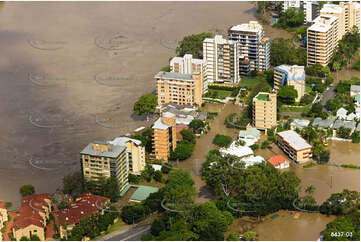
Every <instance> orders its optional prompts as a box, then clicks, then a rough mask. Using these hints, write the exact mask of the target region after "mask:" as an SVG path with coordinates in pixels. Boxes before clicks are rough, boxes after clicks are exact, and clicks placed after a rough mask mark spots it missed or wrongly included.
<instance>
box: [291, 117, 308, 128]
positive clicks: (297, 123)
mask: <svg viewBox="0 0 361 242" xmlns="http://www.w3.org/2000/svg"><path fill="white" fill-rule="evenodd" d="M309 124H310V120H307V119H294V120H293V121H292V123H291V129H292V130H295V129H296V128H298V129H303V128H305V127H307V126H308V125H309Z"/></svg>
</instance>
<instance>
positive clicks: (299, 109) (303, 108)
mask: <svg viewBox="0 0 361 242" xmlns="http://www.w3.org/2000/svg"><path fill="white" fill-rule="evenodd" d="M308 109H309V107H308V106H300V107H285V106H282V107H281V109H280V112H300V113H302V112H304V111H306V110H308Z"/></svg>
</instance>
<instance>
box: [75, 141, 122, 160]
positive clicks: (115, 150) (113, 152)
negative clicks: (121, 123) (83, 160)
mask: <svg viewBox="0 0 361 242" xmlns="http://www.w3.org/2000/svg"><path fill="white" fill-rule="evenodd" d="M94 144H95V142H94V143H89V144H88V145H87V146H86V147H85V148H84V149H83V150H82V151H81V152H80V154H85V155H91V156H103V157H109V158H117V157H118V156H119V155H120V154H121V153H122V152H123V151H124V150H125V146H119V145H112V144H111V145H110V148H109V150H108V151H105V150H94V149H93V145H94ZM104 144H108V143H107V142H104Z"/></svg>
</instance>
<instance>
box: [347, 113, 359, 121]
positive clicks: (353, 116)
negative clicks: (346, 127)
mask: <svg viewBox="0 0 361 242" xmlns="http://www.w3.org/2000/svg"><path fill="white" fill-rule="evenodd" d="M356 117H357V116H356V114H355V113H350V114H349V115H347V117H346V120H349V121H351V120H354V119H355V118H356Z"/></svg>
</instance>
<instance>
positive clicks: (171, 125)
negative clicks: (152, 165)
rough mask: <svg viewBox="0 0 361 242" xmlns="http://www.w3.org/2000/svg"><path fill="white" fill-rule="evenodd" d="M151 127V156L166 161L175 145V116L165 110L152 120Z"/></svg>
mask: <svg viewBox="0 0 361 242" xmlns="http://www.w3.org/2000/svg"><path fill="white" fill-rule="evenodd" d="M152 129H153V144H152V145H153V158H154V159H158V160H163V161H164V162H168V157H169V155H170V152H171V151H174V150H175V148H176V147H177V137H176V136H177V133H176V132H177V130H176V116H175V115H174V114H172V113H169V112H165V113H163V114H162V117H160V118H159V119H158V120H157V121H155V122H154V125H153V127H152Z"/></svg>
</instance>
